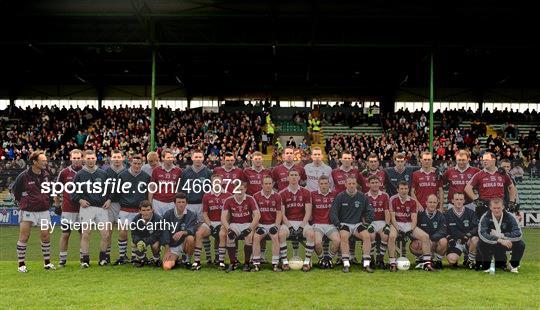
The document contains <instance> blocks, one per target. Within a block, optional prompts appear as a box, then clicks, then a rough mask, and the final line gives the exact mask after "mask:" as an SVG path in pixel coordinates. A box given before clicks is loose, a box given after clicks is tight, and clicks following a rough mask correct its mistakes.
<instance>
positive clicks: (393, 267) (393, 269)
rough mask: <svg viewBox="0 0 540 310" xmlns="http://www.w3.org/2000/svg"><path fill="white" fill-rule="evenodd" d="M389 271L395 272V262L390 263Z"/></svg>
mask: <svg viewBox="0 0 540 310" xmlns="http://www.w3.org/2000/svg"><path fill="white" fill-rule="evenodd" d="M390 272H397V264H395V263H392V264H390Z"/></svg>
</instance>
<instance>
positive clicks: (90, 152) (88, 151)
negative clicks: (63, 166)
mask: <svg viewBox="0 0 540 310" xmlns="http://www.w3.org/2000/svg"><path fill="white" fill-rule="evenodd" d="M89 155H94V156H96V152H95V151H94V150H86V151H84V156H85V157H86V156H89Z"/></svg>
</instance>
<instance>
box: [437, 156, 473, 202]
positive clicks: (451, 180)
mask: <svg viewBox="0 0 540 310" xmlns="http://www.w3.org/2000/svg"><path fill="white" fill-rule="evenodd" d="M469 161H470V153H469V152H468V151H466V150H460V151H459V152H458V154H457V155H456V166H455V167H452V168H448V170H446V171H445V172H444V174H443V175H442V177H441V181H442V185H443V186H445V185H446V184H448V200H447V202H448V204H449V205H448V209H450V208H452V200H453V199H454V193H456V192H459V193H463V191H464V190H465V185H467V182H469V180H470V179H472V177H473V175H475V174H476V173H477V172H478V171H480V169H478V168H476V167H471V166H469ZM465 207H467V208H469V209H471V210H473V211H474V210H475V209H476V205H475V204H474V203H472V199H471V198H469V197H468V196H466V197H465Z"/></svg>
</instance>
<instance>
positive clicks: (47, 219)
mask: <svg viewBox="0 0 540 310" xmlns="http://www.w3.org/2000/svg"><path fill="white" fill-rule="evenodd" d="M21 222H32V226H41V225H47V227H49V225H50V223H51V214H50V213H49V211H41V212H32V211H23V210H21V211H20V212H19V223H21Z"/></svg>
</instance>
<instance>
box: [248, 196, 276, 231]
mask: <svg viewBox="0 0 540 310" xmlns="http://www.w3.org/2000/svg"><path fill="white" fill-rule="evenodd" d="M253 198H254V199H255V201H256V202H257V205H258V206H259V212H261V219H260V220H259V223H260V224H262V225H270V224H274V223H276V212H278V211H281V196H280V195H279V194H278V193H276V192H272V193H271V194H270V196H266V195H264V193H263V192H262V191H260V192H258V193H256V194H255V195H254V196H253Z"/></svg>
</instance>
